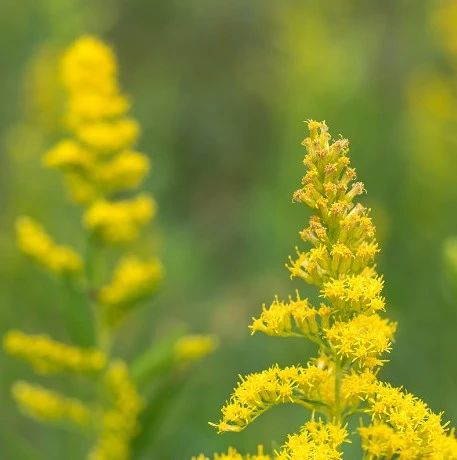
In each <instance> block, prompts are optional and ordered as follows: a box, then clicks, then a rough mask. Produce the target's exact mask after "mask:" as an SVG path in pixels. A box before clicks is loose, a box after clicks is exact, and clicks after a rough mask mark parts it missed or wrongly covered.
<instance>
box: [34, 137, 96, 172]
mask: <svg viewBox="0 0 457 460" xmlns="http://www.w3.org/2000/svg"><path fill="white" fill-rule="evenodd" d="M93 162H94V159H93V156H92V155H91V154H90V153H89V151H87V150H85V149H84V148H82V147H81V146H80V145H79V144H78V143H77V142H75V141H74V140H72V139H65V140H62V141H60V142H59V143H58V144H57V145H55V146H54V147H53V148H52V149H51V150H49V151H48V152H47V153H46V155H45V156H44V159H43V163H44V164H45V166H47V167H49V168H55V169H60V170H62V171H68V170H70V171H71V170H83V171H87V170H88V169H89V168H90V167H91V166H92V164H93Z"/></svg>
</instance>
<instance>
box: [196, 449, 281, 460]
mask: <svg viewBox="0 0 457 460" xmlns="http://www.w3.org/2000/svg"><path fill="white" fill-rule="evenodd" d="M272 458H273V457H271V456H270V455H267V454H265V453H264V450H263V446H257V453H256V454H247V455H241V454H240V453H239V452H238V451H237V450H236V449H234V448H233V447H229V448H228V450H227V452H226V453H220V454H214V456H213V460H272ZM192 460H210V459H209V457H206V456H205V455H203V454H200V455H198V456H197V457H192Z"/></svg>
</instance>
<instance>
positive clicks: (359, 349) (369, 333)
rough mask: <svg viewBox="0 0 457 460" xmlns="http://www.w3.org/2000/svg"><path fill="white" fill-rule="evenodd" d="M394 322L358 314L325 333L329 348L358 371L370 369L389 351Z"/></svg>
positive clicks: (378, 364) (378, 363)
mask: <svg viewBox="0 0 457 460" xmlns="http://www.w3.org/2000/svg"><path fill="white" fill-rule="evenodd" d="M395 329H396V324H395V323H390V322H389V321H387V320H385V319H381V318H380V317H379V316H378V315H370V316H367V315H359V316H356V317H355V318H354V319H352V320H351V321H348V322H336V323H335V324H333V326H332V327H330V328H329V329H327V330H326V331H325V337H326V339H327V340H328V342H329V343H330V347H331V348H332V349H334V350H335V351H336V353H337V354H338V355H339V356H341V357H342V358H344V359H346V360H349V362H350V363H351V364H355V365H357V366H360V367H361V368H365V367H368V368H372V367H375V366H380V365H382V364H383V363H384V362H385V361H384V360H381V359H379V356H380V355H382V354H383V353H385V352H388V351H390V345H391V340H392V337H393V334H394V332H395Z"/></svg>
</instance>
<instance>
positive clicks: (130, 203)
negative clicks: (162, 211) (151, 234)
mask: <svg viewBox="0 0 457 460" xmlns="http://www.w3.org/2000/svg"><path fill="white" fill-rule="evenodd" d="M155 211H156V204H155V201H154V200H153V199H152V198H151V197H149V196H148V195H139V196H137V197H136V198H133V199H130V200H120V201H106V200H99V201H95V202H94V203H93V204H92V205H91V206H90V207H89V209H88V210H87V212H86V214H85V216H84V224H85V226H86V227H87V228H88V229H89V230H91V231H93V232H95V234H97V235H98V236H99V237H100V238H101V239H102V240H104V241H106V242H109V243H124V242H128V241H131V240H134V239H135V238H137V237H138V232H139V230H140V228H141V227H142V226H143V225H144V224H146V223H147V222H148V221H149V220H150V219H151V217H152V216H153V215H154V214H155Z"/></svg>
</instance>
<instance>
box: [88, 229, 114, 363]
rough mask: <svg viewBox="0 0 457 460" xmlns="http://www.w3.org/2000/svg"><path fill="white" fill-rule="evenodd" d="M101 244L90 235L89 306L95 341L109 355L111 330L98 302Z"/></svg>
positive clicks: (100, 274)
mask: <svg viewBox="0 0 457 460" xmlns="http://www.w3.org/2000/svg"><path fill="white" fill-rule="evenodd" d="M101 276H102V273H101V258H100V246H99V245H98V243H97V241H95V240H94V239H93V238H92V237H91V236H90V235H89V236H88V239H87V246H86V280H87V283H86V291H87V301H88V303H89V308H90V310H91V312H92V317H93V322H94V336H95V337H94V342H95V345H96V347H97V348H99V349H100V350H102V351H103V352H105V353H106V354H107V355H108V354H109V353H110V349H111V341H112V336H111V330H110V328H109V327H108V326H107V325H106V324H105V322H104V321H103V316H102V310H101V308H100V305H99V304H98V302H97V300H96V299H97V297H96V295H97V290H98V289H99V286H100V283H101Z"/></svg>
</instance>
